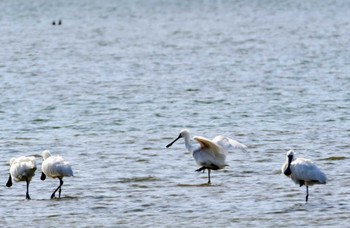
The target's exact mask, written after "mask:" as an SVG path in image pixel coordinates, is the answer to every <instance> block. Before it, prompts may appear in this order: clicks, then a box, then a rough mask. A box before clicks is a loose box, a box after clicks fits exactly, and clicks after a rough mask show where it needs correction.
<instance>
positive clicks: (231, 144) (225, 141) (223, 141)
mask: <svg viewBox="0 0 350 228" xmlns="http://www.w3.org/2000/svg"><path fill="white" fill-rule="evenodd" d="M213 142H214V143H216V144H218V145H219V146H221V147H222V148H224V150H225V151H227V150H229V149H231V148H233V149H241V150H242V151H244V152H246V151H247V146H246V145H244V144H242V143H240V142H238V141H236V140H233V139H231V138H228V137H225V136H223V135H218V136H216V137H215V138H214V139H213Z"/></svg>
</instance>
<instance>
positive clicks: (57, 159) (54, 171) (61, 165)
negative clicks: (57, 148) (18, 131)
mask: <svg viewBox="0 0 350 228" xmlns="http://www.w3.org/2000/svg"><path fill="white" fill-rule="evenodd" d="M42 156H43V159H44V160H43V164H42V166H41V171H42V173H41V177H40V179H41V180H45V179H46V176H48V177H51V178H58V179H59V180H60V185H59V186H58V187H57V188H56V190H55V191H54V192H53V193H52V195H51V199H52V198H54V197H55V193H56V192H57V190H58V198H61V186H62V185H63V180H62V178H63V177H71V176H73V170H72V168H71V166H70V165H69V163H68V162H67V161H65V160H64V159H63V158H62V157H61V156H59V155H55V156H51V154H50V151H48V150H44V151H43V154H42Z"/></svg>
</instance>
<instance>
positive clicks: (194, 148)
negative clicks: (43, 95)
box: [166, 129, 247, 184]
mask: <svg viewBox="0 0 350 228" xmlns="http://www.w3.org/2000/svg"><path fill="white" fill-rule="evenodd" d="M180 138H184V140H185V146H186V148H187V150H188V151H189V152H190V153H192V156H193V158H194V160H195V161H196V163H197V164H198V165H199V166H200V168H199V169H197V170H196V171H198V172H199V171H203V172H204V171H205V170H206V169H207V170H208V184H210V183H211V181H210V172H211V170H218V169H222V168H224V167H225V166H227V164H226V162H225V160H226V156H227V151H228V150H229V149H232V148H238V149H241V150H243V151H246V148H247V146H245V145H243V144H242V143H239V142H237V141H235V140H233V139H230V138H228V137H225V136H222V135H219V136H216V137H215V138H214V139H213V140H210V139H206V138H204V137H201V136H196V137H194V138H193V139H195V140H196V141H197V142H198V143H199V144H191V139H190V132H189V131H188V130H187V129H183V130H182V131H181V132H180V135H179V136H178V137H177V138H176V139H175V140H174V141H172V142H171V143H169V144H168V145H167V146H166V147H167V148H168V147H170V146H171V145H173V143H174V142H176V141H177V140H178V139H180Z"/></svg>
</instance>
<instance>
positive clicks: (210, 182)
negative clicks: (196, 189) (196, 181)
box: [208, 169, 211, 184]
mask: <svg viewBox="0 0 350 228" xmlns="http://www.w3.org/2000/svg"><path fill="white" fill-rule="evenodd" d="M210 171H211V170H210V169H208V184H210V183H211V181H210Z"/></svg>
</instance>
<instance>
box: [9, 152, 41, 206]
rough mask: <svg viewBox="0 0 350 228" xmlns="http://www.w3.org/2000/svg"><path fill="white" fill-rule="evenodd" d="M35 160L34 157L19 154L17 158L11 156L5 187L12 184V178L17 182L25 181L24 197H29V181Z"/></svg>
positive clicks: (33, 171) (32, 173)
mask: <svg viewBox="0 0 350 228" xmlns="http://www.w3.org/2000/svg"><path fill="white" fill-rule="evenodd" d="M35 170H36V162H35V157H33V156H30V157H26V156H21V157H18V158H11V160H10V175H9V179H8V181H7V183H6V186H7V187H11V186H12V180H14V181H16V182H19V181H25V182H26V183H27V192H26V199H30V196H29V183H30V181H31V180H32V177H33V176H34V174H35Z"/></svg>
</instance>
